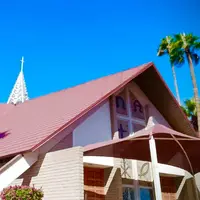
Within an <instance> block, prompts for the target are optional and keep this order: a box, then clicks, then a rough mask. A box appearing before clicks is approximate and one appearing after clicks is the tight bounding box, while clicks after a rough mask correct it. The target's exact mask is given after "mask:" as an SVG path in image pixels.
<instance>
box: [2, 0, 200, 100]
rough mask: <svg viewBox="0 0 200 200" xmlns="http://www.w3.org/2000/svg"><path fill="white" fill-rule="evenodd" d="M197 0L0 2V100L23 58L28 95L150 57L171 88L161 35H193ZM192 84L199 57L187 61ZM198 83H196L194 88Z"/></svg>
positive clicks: (186, 93)
mask: <svg viewBox="0 0 200 200" xmlns="http://www.w3.org/2000/svg"><path fill="white" fill-rule="evenodd" d="M199 8H200V1H199V0H190V1H189V0H176V1H173V0H168V1H154V0H152V1H149V0H143V1H142V0H141V1H138V0H123V1H121V0H120V1H119V0H85V1H83V0H56V1H55V0H54V1H51V0H48V1H47V0H42V1H39V0H35V1H25V0H18V1H14V0H11V1H1V3H0V19H1V20H0V25H1V31H0V73H1V84H0V85H1V87H0V94H1V95H0V102H6V100H7V98H8V96H9V93H10V91H11V89H12V87H13V84H14V82H15V80H16V78H17V75H18V73H19V70H20V59H21V56H24V57H25V66H24V73H25V79H26V82H27V87H28V92H29V96H30V97H31V98H34V97H37V96H41V95H44V94H48V93H51V92H54V91H57V90H60V89H64V88H67V87H71V86H74V85H77V84H80V83H83V82H86V81H88V80H92V79H96V78H98V77H101V76H104V75H108V74H111V73H115V72H118V71H121V70H124V69H127V68H130V67H133V66H137V65H139V64H143V63H145V62H149V61H153V62H154V63H155V64H156V66H157V68H158V69H159V71H160V73H161V74H162V76H163V77H164V79H165V81H166V82H167V84H168V86H169V87H170V89H171V90H172V91H173V92H174V87H173V79H172V73H171V69H170V65H169V62H168V58H167V57H163V58H157V57H156V50H157V47H158V44H159V42H160V40H161V38H162V37H165V36H166V35H169V34H173V33H178V32H183V31H184V32H193V33H194V34H195V35H198V36H200V26H199V20H200V12H199ZM195 70H196V76H197V79H198V85H199V87H200V64H199V66H196V67H195ZM176 71H177V78H178V83H179V88H180V95H181V98H182V100H184V99H186V98H189V97H191V96H192V95H193V92H192V84H191V80H190V74H189V69H188V66H187V64H186V65H184V66H183V67H182V68H180V69H177V70H176ZM199 90H200V88H199Z"/></svg>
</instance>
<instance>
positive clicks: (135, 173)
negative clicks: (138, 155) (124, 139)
mask: <svg viewBox="0 0 200 200" xmlns="http://www.w3.org/2000/svg"><path fill="white" fill-rule="evenodd" d="M132 177H133V180H134V181H133V184H134V188H135V193H134V194H135V199H136V200H140V186H139V180H138V170H137V160H132Z"/></svg>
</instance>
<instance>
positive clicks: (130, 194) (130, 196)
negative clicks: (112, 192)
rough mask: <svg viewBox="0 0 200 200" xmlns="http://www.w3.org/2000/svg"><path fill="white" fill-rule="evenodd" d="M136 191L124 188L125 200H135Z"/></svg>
mask: <svg viewBox="0 0 200 200" xmlns="http://www.w3.org/2000/svg"><path fill="white" fill-rule="evenodd" d="M134 199H135V197H134V189H133V188H131V187H124V188H123V200H134Z"/></svg>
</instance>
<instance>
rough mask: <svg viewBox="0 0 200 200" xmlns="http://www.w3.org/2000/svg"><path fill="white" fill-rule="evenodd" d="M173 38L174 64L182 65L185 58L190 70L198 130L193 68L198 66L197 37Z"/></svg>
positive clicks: (199, 43)
mask: <svg viewBox="0 0 200 200" xmlns="http://www.w3.org/2000/svg"><path fill="white" fill-rule="evenodd" d="M174 38H175V42H174V44H173V47H172V54H173V57H174V59H175V60H174V64H183V63H184V61H185V58H186V60H187V61H188V64H189V68H190V75H191V79H192V84H193V90H194V100H195V103H196V112H197V122H198V127H199V128H200V104H199V97H198V87H197V82H196V77H195V72H194V66H193V64H198V62H199V60H200V58H199V56H198V54H197V51H198V50H200V41H199V37H197V36H194V35H193V34H185V33H183V34H177V35H175V36H174ZM176 57H177V59H176ZM199 128H198V131H199ZM199 132H200V131H199Z"/></svg>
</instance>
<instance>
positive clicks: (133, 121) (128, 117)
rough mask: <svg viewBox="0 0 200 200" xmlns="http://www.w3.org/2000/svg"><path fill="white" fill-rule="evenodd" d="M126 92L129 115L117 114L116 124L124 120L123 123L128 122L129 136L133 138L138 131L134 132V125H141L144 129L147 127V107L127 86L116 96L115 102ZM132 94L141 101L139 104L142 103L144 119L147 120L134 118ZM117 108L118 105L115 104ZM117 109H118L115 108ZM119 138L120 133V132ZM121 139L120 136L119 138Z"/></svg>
mask: <svg viewBox="0 0 200 200" xmlns="http://www.w3.org/2000/svg"><path fill="white" fill-rule="evenodd" d="M123 91H125V99H124V101H125V103H126V108H127V115H122V114H120V113H117V112H115V115H116V123H117V120H122V121H128V129H129V130H128V131H129V136H132V135H134V133H135V132H136V131H134V127H133V125H134V124H139V125H141V126H144V128H145V127H146V125H147V120H146V110H145V106H146V105H143V104H142V103H141V101H140V100H139V98H138V97H137V96H138V95H136V94H135V93H134V92H133V91H132V90H131V88H130V86H126V87H125V88H122V89H121V90H119V91H118V92H117V93H116V94H114V101H116V97H117V96H118V95H119V94H120V93H121V92H123ZM130 93H132V94H133V95H134V96H135V97H136V99H137V100H139V102H140V103H141V105H142V107H143V109H144V117H145V119H144V120H142V119H139V118H135V117H133V116H132V112H131V103H130V101H131V99H130ZM115 106H116V104H115ZM115 109H116V108H115ZM117 130H118V127H117ZM118 136H119V132H118ZM119 137H120V136H119Z"/></svg>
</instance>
